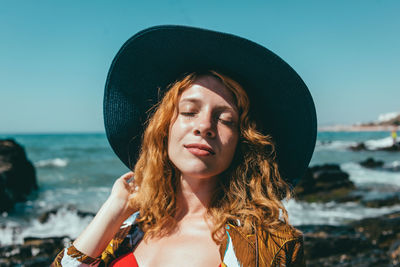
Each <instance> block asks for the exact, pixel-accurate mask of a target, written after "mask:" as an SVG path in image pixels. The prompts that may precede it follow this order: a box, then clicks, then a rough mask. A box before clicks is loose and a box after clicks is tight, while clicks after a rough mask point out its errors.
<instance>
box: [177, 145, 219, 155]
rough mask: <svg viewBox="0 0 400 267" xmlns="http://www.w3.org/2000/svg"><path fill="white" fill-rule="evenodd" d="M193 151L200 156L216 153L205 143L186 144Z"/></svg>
mask: <svg viewBox="0 0 400 267" xmlns="http://www.w3.org/2000/svg"><path fill="white" fill-rule="evenodd" d="M184 147H185V148H187V149H188V150H189V151H190V152H191V153H193V154H195V155H198V156H208V155H215V151H214V150H213V149H212V148H211V147H210V146H208V145H203V144H188V145H184Z"/></svg>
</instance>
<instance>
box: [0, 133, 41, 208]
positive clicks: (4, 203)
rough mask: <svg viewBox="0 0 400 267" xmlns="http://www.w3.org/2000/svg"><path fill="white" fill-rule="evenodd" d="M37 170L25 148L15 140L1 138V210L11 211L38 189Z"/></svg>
mask: <svg viewBox="0 0 400 267" xmlns="http://www.w3.org/2000/svg"><path fill="white" fill-rule="evenodd" d="M37 188H38V186H37V182H36V172H35V168H34V166H33V164H32V163H31V162H30V161H29V160H28V159H27V157H26V154H25V150H24V148H23V147H22V146H21V145H19V144H17V143H16V142H15V141H14V140H11V139H6V140H0V211H9V210H11V209H12V208H13V207H14V204H15V203H16V202H19V201H25V200H26V197H27V196H28V195H29V194H30V193H31V192H32V190H35V189H37Z"/></svg>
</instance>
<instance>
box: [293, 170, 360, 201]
mask: <svg viewBox="0 0 400 267" xmlns="http://www.w3.org/2000/svg"><path fill="white" fill-rule="evenodd" d="M354 188H355V186H354V184H353V182H351V181H350V179H349V174H348V173H346V172H344V171H342V170H341V169H340V166H339V165H337V164H325V165H321V166H319V165H316V166H313V167H310V168H308V169H307V172H306V174H305V176H304V177H303V178H302V179H301V180H300V182H299V183H298V185H297V186H296V187H295V195H296V196H297V198H298V199H300V200H305V201H309V202H314V201H317V202H325V201H331V200H335V201H339V202H343V201H351V200H358V199H359V197H357V196H354V199H353V196H351V195H350V192H351V191H353V190H354Z"/></svg>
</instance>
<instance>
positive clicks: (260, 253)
mask: <svg viewBox="0 0 400 267" xmlns="http://www.w3.org/2000/svg"><path fill="white" fill-rule="evenodd" d="M133 216H134V215H133ZM136 216H137V215H136ZM135 219H136V217H133V218H132V219H131V221H130V222H127V223H125V224H124V225H122V227H121V229H120V231H119V232H118V233H117V234H116V235H115V237H114V238H113V239H112V240H111V242H110V244H109V245H108V247H107V248H106V249H105V251H104V252H103V253H102V255H101V256H100V257H98V258H92V257H90V256H87V255H85V254H83V253H82V252H80V251H78V250H77V249H76V248H75V247H74V246H73V245H70V246H69V247H66V248H65V249H63V250H62V251H61V252H60V253H59V254H58V256H57V257H56V259H55V260H54V262H53V263H52V265H51V266H64V267H65V266H68V267H69V266H81V265H80V264H82V263H84V264H87V265H89V266H108V265H110V264H111V262H112V261H113V260H115V259H116V258H118V257H120V256H122V255H124V254H126V253H129V252H132V251H133V250H134V249H135V247H136V245H137V244H138V243H139V241H140V240H141V239H142V238H143V232H142V231H141V230H140V228H139V227H138V226H137V225H136V224H135V223H134V221H135ZM226 233H227V234H226V238H225V239H224V240H223V242H222V244H221V246H220V255H221V262H222V263H221V266H222V267H225V266H227V267H236V266H245V267H247V266H249V267H250V266H257V267H264V266H305V262H304V254H303V239H302V237H295V235H294V234H293V231H292V230H291V229H290V228H289V227H288V226H286V227H283V229H282V230H281V231H279V232H278V233H276V234H270V233H268V232H266V231H262V230H259V231H257V234H252V235H245V234H244V233H243V232H242V231H241V228H240V226H235V225H232V224H228V225H227V226H226Z"/></svg>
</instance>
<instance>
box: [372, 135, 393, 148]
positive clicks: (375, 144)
mask: <svg viewBox="0 0 400 267" xmlns="http://www.w3.org/2000/svg"><path fill="white" fill-rule="evenodd" d="M392 145H393V138H392V137H391V136H388V137H385V138H382V139H375V140H368V141H365V146H366V147H367V148H368V149H371V150H375V149H379V148H384V147H391V146H392Z"/></svg>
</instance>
